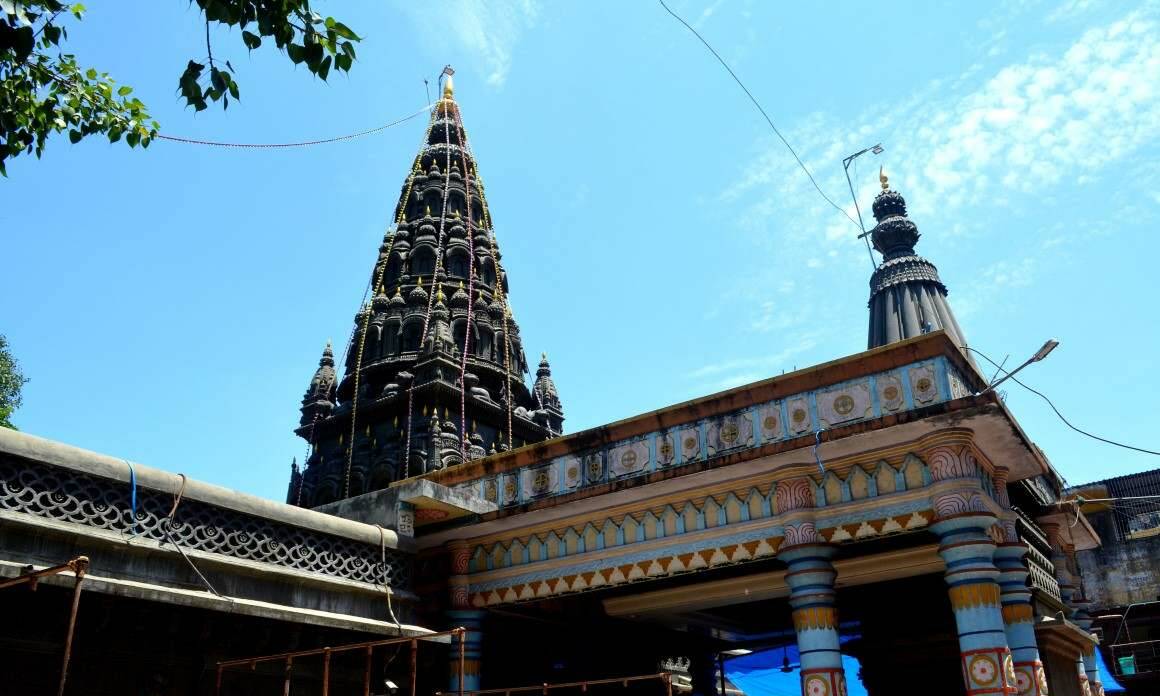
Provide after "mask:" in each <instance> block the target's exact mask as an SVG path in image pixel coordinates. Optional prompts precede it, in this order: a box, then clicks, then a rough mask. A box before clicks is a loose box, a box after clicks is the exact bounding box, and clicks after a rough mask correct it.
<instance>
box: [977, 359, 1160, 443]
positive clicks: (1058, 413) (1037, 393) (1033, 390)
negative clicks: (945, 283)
mask: <svg viewBox="0 0 1160 696" xmlns="http://www.w3.org/2000/svg"><path fill="white" fill-rule="evenodd" d="M962 348H965V349H966V350H969V351H971V352H972V353H975V354H976V355H978V356H979V357H981V358H983V359H984V360H986V361H987V362H989V363H991V364H992V365H994V366H995V367H997V368H999V370H1000V371H1001V372H1003V373H1004V374H1006V375H1007V376H1008V377H1010V379H1011V381H1012V382H1014V383H1015V384H1018V385H1019V386H1021V387H1023V388H1024V389H1026V390H1027V391H1029V392H1031V393H1032V394H1035V395H1037V396H1038V397H1039V398H1041V399H1043V400H1044V401H1046V402H1047V405H1048V406H1050V407H1051V410H1052V411H1055V415H1057V416H1059V420H1061V421H1063V423H1064V425H1066V426H1067V427H1069V428H1071V429H1072V430H1074V431H1076V432H1077V433H1079V434H1080V435H1087V436H1088V437H1090V438H1092V439H1093V440H1099V441H1100V442H1105V443H1107V444H1109V445H1115V446H1116V447H1123V448H1124V449H1129V450H1133V451H1136V452H1143V453H1144V454H1152V455H1155V456H1157V457H1160V452H1157V451H1155V450H1150V449H1144V448H1143V447H1135V446H1133V445H1126V444H1124V443H1122V442H1116V441H1115V440H1109V439H1108V438H1106V437H1100V436H1099V435H1094V434H1092V433H1089V432H1088V431H1086V430H1083V429H1082V428H1079V427H1076V426H1075V425H1072V423H1071V421H1069V420H1068V419H1067V418H1065V417H1064V415H1063V414H1062V413H1060V412H1059V409H1058V408H1056V407H1055V404H1054V403H1052V401H1051V399H1049V398H1047V395H1046V394H1044V393H1043V392H1041V391H1039V390H1037V389H1033V388H1031V387H1029V386H1027V385H1026V384H1024V383H1023V382H1020V381H1019V379H1018V378H1017V377H1013V376H1011V375H1012V373H1009V372H1007V370H1004V369H1002V368H1001V367H1000V366H999V363H997V362H995V361H994V360H992V359H990V358H988V357H987V356H986V355H985V354H984V353H982V352H981V351H979V350H977V349H975V348H972V347H970V346H962Z"/></svg>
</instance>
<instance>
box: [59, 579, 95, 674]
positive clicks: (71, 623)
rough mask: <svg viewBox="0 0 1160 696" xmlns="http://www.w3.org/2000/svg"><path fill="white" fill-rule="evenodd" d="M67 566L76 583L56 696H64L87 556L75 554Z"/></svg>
mask: <svg viewBox="0 0 1160 696" xmlns="http://www.w3.org/2000/svg"><path fill="white" fill-rule="evenodd" d="M68 565H69V567H70V568H72V571H73V572H74V573H75V574H76V577H77V580H76V584H75V585H73V598H72V608H71V609H69V614H68V633H67V634H66V635H65V638H64V658H63V659H62V660H61V664H60V684H59V685H58V686H57V689H56V696H64V685H65V681H66V680H67V679H68V661H69V658H70V657H71V656H72V643H73V633H74V632H75V631H76V627H77V608H78V607H79V606H80V603H81V583H82V582H84V579H85V573H87V572H88V570H89V557H88V556H77V557H76V558H74V559H73V560H71V561H69V563H68Z"/></svg>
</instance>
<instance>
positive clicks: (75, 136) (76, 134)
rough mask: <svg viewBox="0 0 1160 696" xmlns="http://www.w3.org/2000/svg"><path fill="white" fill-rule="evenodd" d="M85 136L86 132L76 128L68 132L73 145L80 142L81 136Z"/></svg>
mask: <svg viewBox="0 0 1160 696" xmlns="http://www.w3.org/2000/svg"><path fill="white" fill-rule="evenodd" d="M83 137H85V136H84V134H83V133H81V132H80V131H79V130H75V129H74V130H70V131H69V132H68V140H69V142H70V143H72V144H73V145H76V144H77V143H79V142H80V141H81V138H83Z"/></svg>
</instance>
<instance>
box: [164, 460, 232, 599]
mask: <svg viewBox="0 0 1160 696" xmlns="http://www.w3.org/2000/svg"><path fill="white" fill-rule="evenodd" d="M177 475H178V476H180V477H181V486H179V487H178V489H177V491H176V492H174V494H173V507H172V508H170V509H169V514H168V515H166V516H165V519H163V520H161V524H160V525H158V526H160V527H161V531H162V533H163V534H165V538H166V539H168V540H169V543H170V544H173V546H174V548H176V549H177V552H178V553H179V554H181V557H182V558H184V559H185V562H186V563H188V564H189V567H190V568H193V572H194V573H196V574H197V577H199V578H201V581H202V583H204V584H205V586H206V589H208V590H209V591H210V593H212V594H213V595H214V596H215V597H220V598H222V599H230V598H229V597H226V596H225V595H223V594H222V593H221V592H218V591H217V588H216V587H214V586H213V583H211V582H210V581H209V579H208V578H206V577H205V575H203V574H202V572H201V570H200V569H199V568H198V567H197V564H195V563H194V562H193V559H191V558H190V557H189V556H187V555H185V549H183V548H181V544H178V543H177V542H176V541H175V540H174V539H173V535H171V534H170V533H169V528H170V527H171V526H173V518H174V517H175V516H176V515H177V507H178V506H179V505H181V498H182V496H183V495H185V484H186V482H187V481H188V479H187V478H186V476H185V474H181V473H179V474H177ZM230 601H233V600H230Z"/></svg>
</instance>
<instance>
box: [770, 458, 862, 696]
mask: <svg viewBox="0 0 1160 696" xmlns="http://www.w3.org/2000/svg"><path fill="white" fill-rule="evenodd" d="M774 503H775V505H776V507H777V513H778V514H779V515H780V516H782V518H783V519H784V521H785V522H784V524H785V533H784V541H783V544H784V545H783V546H782V547H781V549H780V550H779V551H778V554H777V557H778V558H779V559H780V560H781V561H782V562H784V563H785V564H786V566H787V569H786V573H785V582H786V584H787V585H789V604H790V606H791V607H792V608H793V627H794V632H795V633H796V634H797V645H798V653H799V655H800V656H801V666H802V668H801V680H802V683H801V686H802V695H803V696H846V673H845V671H844V670H843V669H842V651H841V645H840V643H839V641H838V608H837V603H836V601H835V593H834V580H835V579H836V578H837V575H838V574H837V572H836V571H835V570H834V564H833V563H832V562H831V559H833V557H834V552H835V549H834V547H833V546H831V545H829V544H827V543H826V541H825V539H823V538H822V537H821V536H819V535H818V532H817V529H816V527H815V526H814V512H813V508H814V485H813V482H812V481H811V480H810V479H809V478H807V477H804V476H803V477H800V478H794V479H787V480H783V481H778V482H777V488H776V490H775V491H774Z"/></svg>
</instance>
